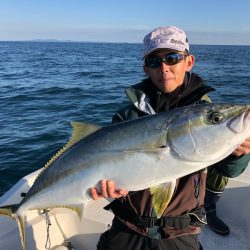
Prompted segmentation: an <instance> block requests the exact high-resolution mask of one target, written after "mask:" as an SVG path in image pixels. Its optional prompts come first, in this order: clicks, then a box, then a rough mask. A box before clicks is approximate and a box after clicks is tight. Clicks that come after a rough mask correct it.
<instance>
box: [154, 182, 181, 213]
mask: <svg viewBox="0 0 250 250" xmlns="http://www.w3.org/2000/svg"><path fill="white" fill-rule="evenodd" d="M175 183H176V181H172V182H167V183H163V184H160V185H157V186H154V187H151V188H150V193H151V195H152V196H153V199H152V205H153V207H154V210H155V213H156V216H157V218H160V217H161V216H162V214H163V212H164V210H165V209H166V207H167V206H168V204H169V202H170V200H171V198H172V195H173V193H174V189H175Z"/></svg>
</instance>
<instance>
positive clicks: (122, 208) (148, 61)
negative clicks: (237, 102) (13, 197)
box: [90, 26, 250, 250]
mask: <svg viewBox="0 0 250 250" xmlns="http://www.w3.org/2000/svg"><path fill="white" fill-rule="evenodd" d="M143 46H144V55H143V60H144V71H145V73H146V75H147V78H146V79H144V80H143V81H142V82H140V83H138V84H136V85H133V86H131V87H130V88H128V89H126V94H127V96H128V99H129V101H130V105H129V106H128V107H125V108H124V109H122V110H120V111H118V112H117V113H116V114H115V115H114V117H113V123H117V122H122V121H125V120H131V119H136V118H139V117H142V116H146V115H151V114H155V113H159V112H163V111H168V110H172V109H174V108H177V107H182V106H188V105H194V104H198V103H203V102H210V99H209V97H208V95H207V94H208V93H209V92H210V91H214V88H212V87H210V86H208V85H206V84H205V83H204V81H203V80H202V78H201V77H200V76H198V75H197V74H195V73H192V72H191V70H192V68H193V66H194V62H195V57H194V55H192V54H190V50H189V43H188V39H187V37H186V34H185V32H184V31H183V30H181V29H179V28H177V27H174V26H171V27H160V28H157V29H155V30H153V31H152V32H150V33H149V34H148V35H146V36H145V38H144V41H143ZM211 143H213V141H211ZM249 160H250V138H248V139H246V141H245V142H244V143H243V144H241V145H240V146H239V147H238V148H237V149H236V150H235V151H234V152H233V153H232V154H231V155H230V156H228V157H227V158H225V159H224V160H222V161H220V162H218V163H217V164H215V165H213V166H210V167H209V168H208V175H207V172H206V170H202V171H199V172H195V173H192V174H189V175H186V176H184V177H181V178H179V179H177V180H176V182H175V183H174V188H173V190H174V191H173V193H171V199H170V202H169V203H168V205H167V206H166V207H164V212H163V214H162V216H161V217H160V218H157V217H156V211H155V207H154V206H153V205H152V203H153V202H154V201H153V198H152V192H151V189H150V190H149V189H146V190H141V191H136V192H127V190H126V189H123V188H117V187H116V185H115V182H114V181H113V180H101V181H100V191H98V190H97V188H91V189H90V191H91V195H92V198H93V199H98V198H101V197H105V198H108V197H111V198H115V200H114V201H113V202H111V203H110V204H109V205H108V206H107V207H106V209H109V210H112V211H113V213H114V215H115V217H114V220H113V223H112V227H111V228H110V229H109V230H108V231H106V232H104V233H103V234H102V235H101V237H100V240H99V242H98V247H97V249H98V250H102V249H105V250H117V249H119V250H146V249H154V250H156V249H171V250H173V249H185V250H189V249H190V250H191V249H192V250H194V249H203V247H202V245H201V243H200V242H199V239H198V235H199V233H200V231H201V226H203V225H204V224H206V223H207V219H208V225H209V226H211V229H212V230H214V231H215V232H217V233H220V234H224V235H226V234H228V233H229V228H228V226H227V225H226V224H224V222H223V221H221V220H220V219H219V218H218V217H217V215H216V202H217V200H218V198H219V196H220V194H221V193H222V192H223V190H224V188H225V186H226V183H227V180H228V177H235V176H237V175H239V174H240V173H242V172H243V171H244V170H245V168H246V167H247V165H248V163H249ZM152 168H153V166H152ZM121 175H122V172H121ZM148 175H150V173H148ZM215 180H216V181H215ZM138 182H140V180H139V179H138ZM206 183H208V184H207V192H206ZM160 188H161V189H160V191H161V192H160V194H161V193H162V197H159V199H164V197H166V196H167V195H168V194H167V192H168V188H165V189H164V184H162V185H161V187H160ZM157 191H159V189H158V190H156V192H157ZM205 194H206V198H205ZM164 195H166V196H164ZM204 199H205V205H204ZM163 203H164V202H163ZM204 206H205V208H206V210H207V219H206V211H205V210H204Z"/></svg>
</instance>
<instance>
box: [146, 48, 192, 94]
mask: <svg viewBox="0 0 250 250" xmlns="http://www.w3.org/2000/svg"><path fill="white" fill-rule="evenodd" d="M169 53H173V51H170V50H167V49H160V50H157V51H155V52H153V53H152V54H150V55H149V56H148V57H152V56H153V57H155V56H156V57H161V58H165V57H166V55H167V54H169ZM174 53H176V52H174ZM193 65H194V56H193V55H188V56H185V57H184V58H183V59H182V60H180V62H178V63H176V64H174V65H167V64H166V63H165V62H161V63H160V64H159V67H157V68H151V67H149V66H146V65H144V71H145V73H146V74H147V75H148V76H149V77H150V78H151V80H152V82H153V83H154V85H155V86H156V87H157V88H158V89H159V90H160V91H162V92H164V93H171V92H172V91H174V90H175V89H176V88H177V87H178V86H180V85H181V84H182V83H183V80H184V77H185V72H187V71H190V70H191V69H192V67H193Z"/></svg>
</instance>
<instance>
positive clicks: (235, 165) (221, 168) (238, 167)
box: [211, 154, 250, 178]
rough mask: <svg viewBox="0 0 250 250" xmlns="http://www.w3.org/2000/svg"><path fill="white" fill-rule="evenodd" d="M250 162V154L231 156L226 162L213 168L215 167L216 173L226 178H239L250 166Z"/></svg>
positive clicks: (223, 161)
mask: <svg viewBox="0 0 250 250" xmlns="http://www.w3.org/2000/svg"><path fill="white" fill-rule="evenodd" d="M249 162H250V154H246V155H243V156H234V155H229V156H228V157H226V158H225V159H224V160H222V161H220V162H217V163H215V164H214V165H212V166H211V167H215V168H216V171H217V172H219V173H221V174H222V175H224V176H227V177H230V178H233V177H237V176H239V175H240V174H241V173H242V172H243V171H244V170H245V169H246V168H247V166H248V164H249Z"/></svg>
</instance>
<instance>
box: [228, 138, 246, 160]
mask: <svg viewBox="0 0 250 250" xmlns="http://www.w3.org/2000/svg"><path fill="white" fill-rule="evenodd" d="M249 153H250V138H247V139H246V140H245V141H244V142H243V143H242V144H241V145H240V146H239V147H237V148H236V149H235V151H234V152H233V153H232V154H233V155H236V156H241V155H245V154H249Z"/></svg>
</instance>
